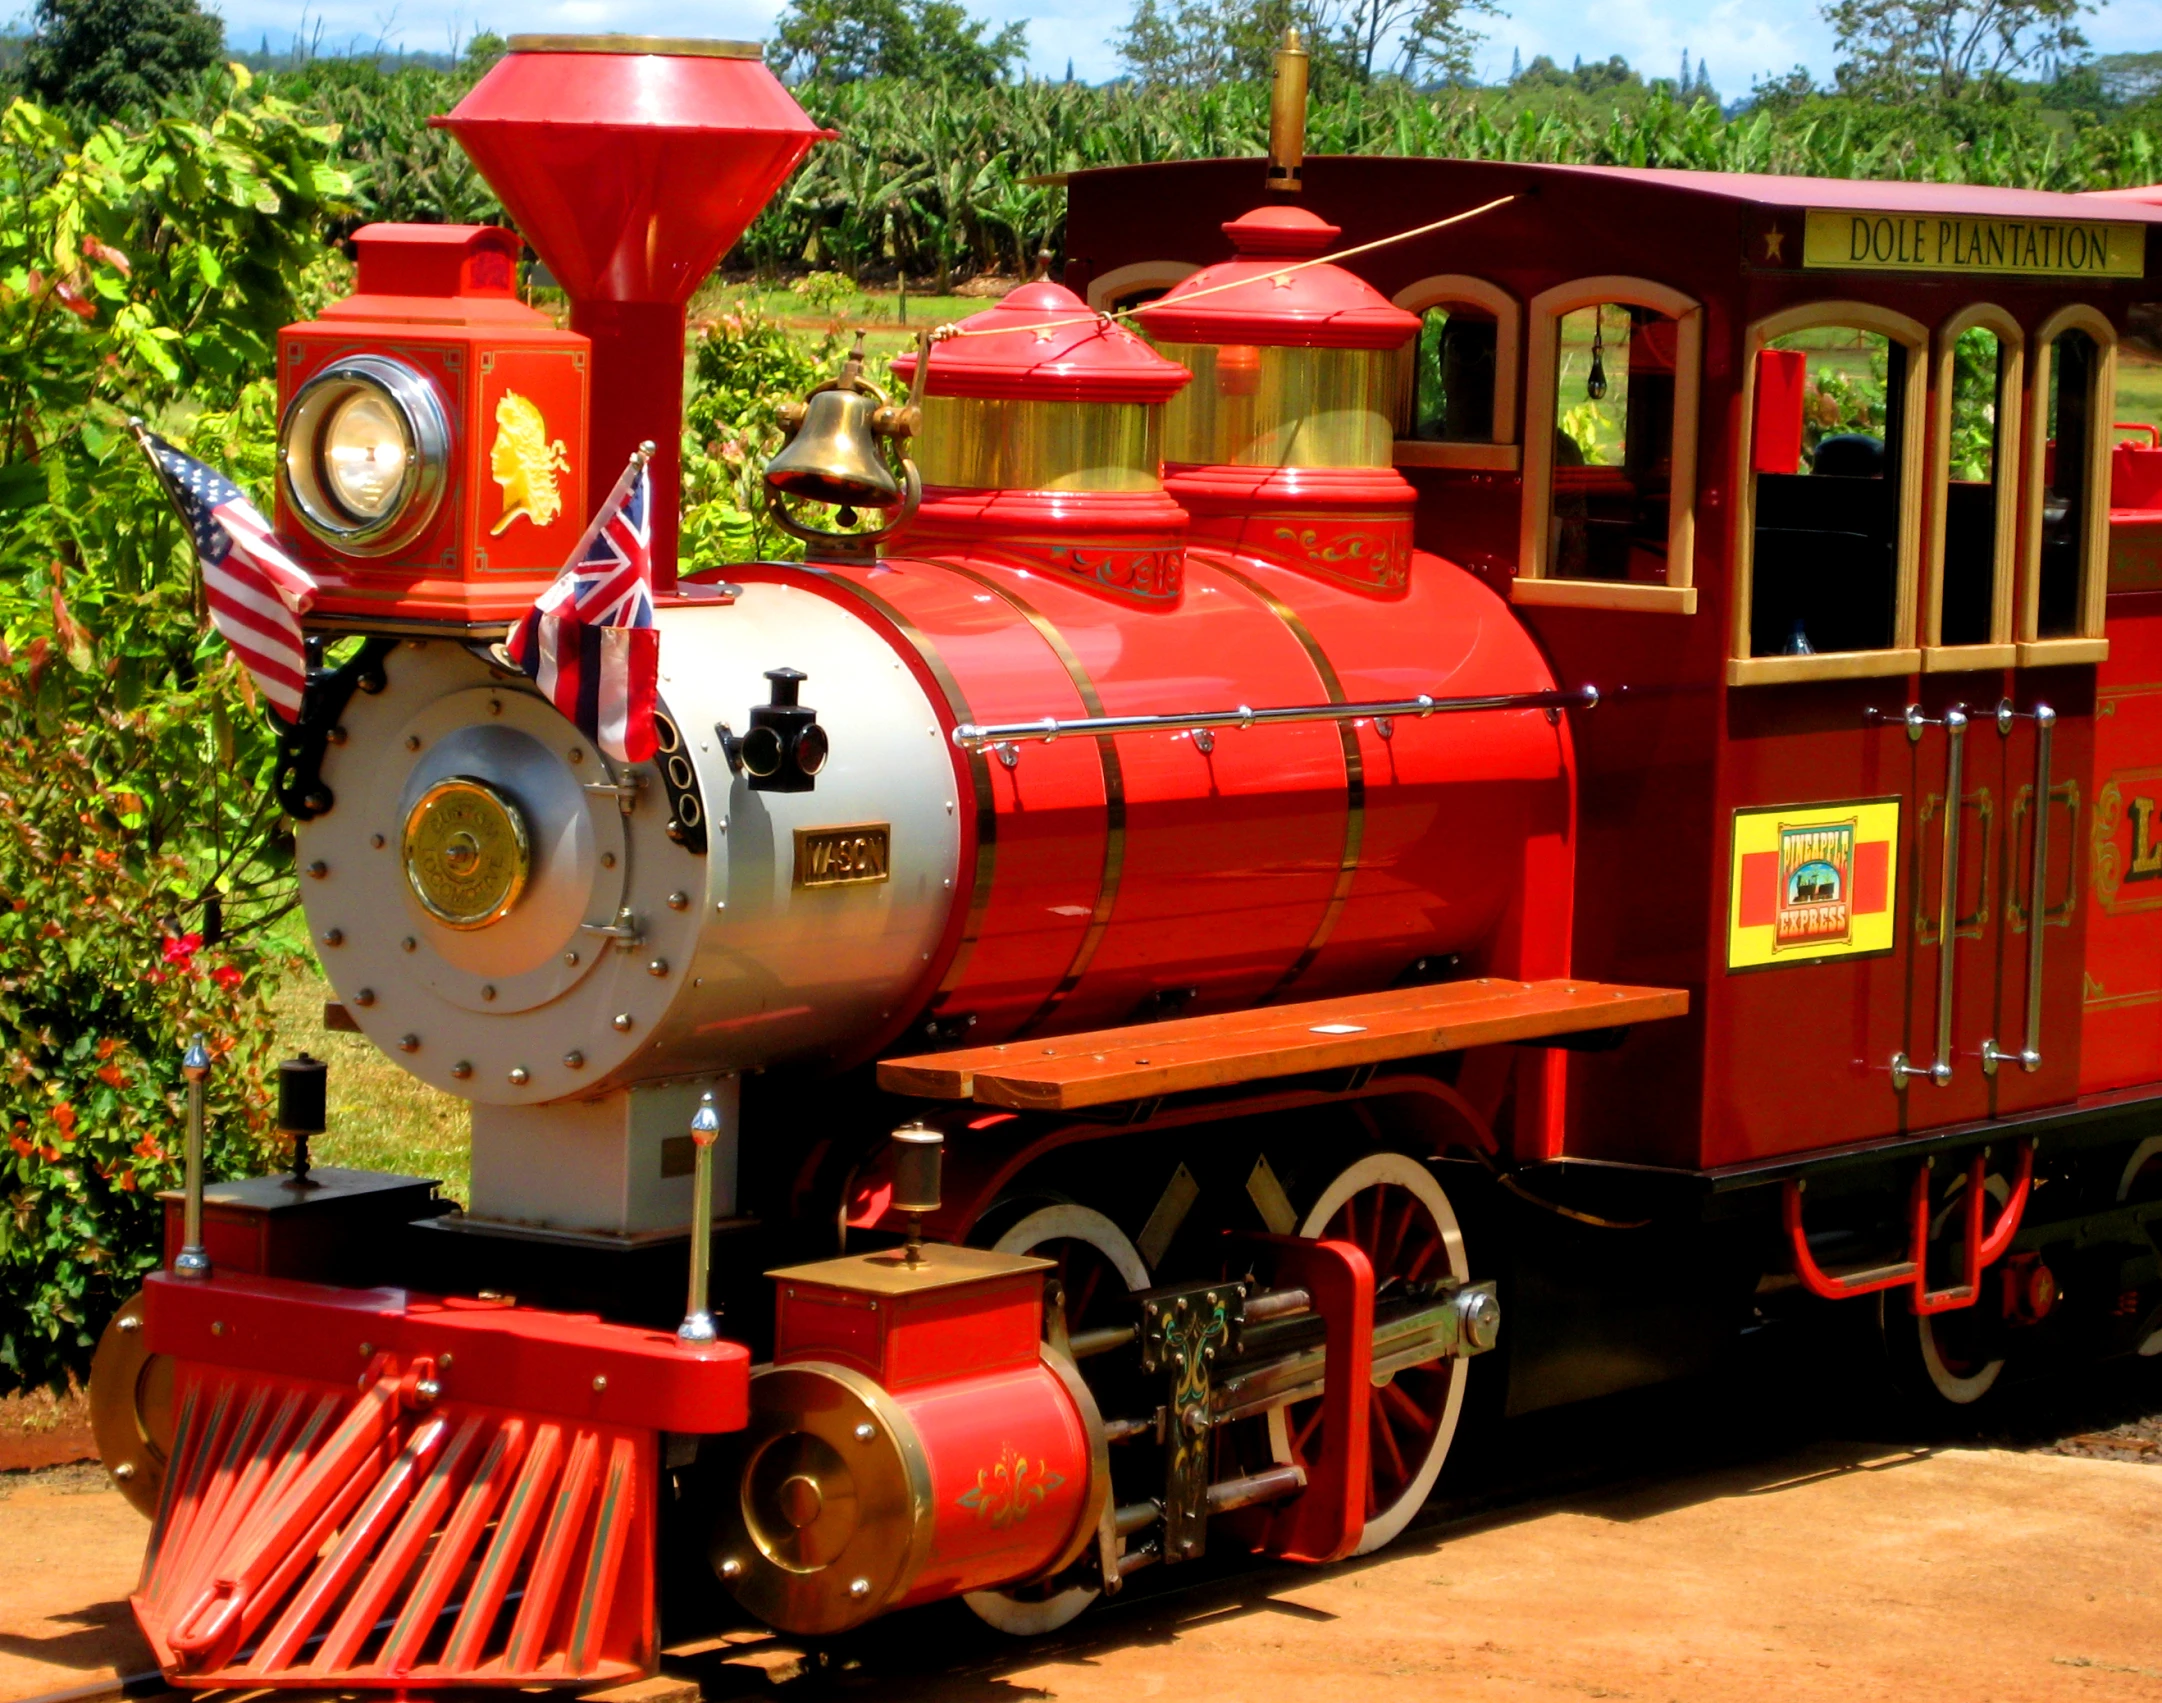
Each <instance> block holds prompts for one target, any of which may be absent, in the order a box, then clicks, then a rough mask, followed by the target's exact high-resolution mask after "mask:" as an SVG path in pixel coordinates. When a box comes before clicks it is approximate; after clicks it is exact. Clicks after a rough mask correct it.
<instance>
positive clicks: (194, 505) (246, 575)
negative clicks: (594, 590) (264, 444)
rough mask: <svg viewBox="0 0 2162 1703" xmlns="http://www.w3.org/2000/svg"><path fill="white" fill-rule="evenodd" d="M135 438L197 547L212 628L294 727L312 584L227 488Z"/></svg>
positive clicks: (159, 441)
mask: <svg viewBox="0 0 2162 1703" xmlns="http://www.w3.org/2000/svg"><path fill="white" fill-rule="evenodd" d="M139 435H140V436H141V438H142V443H143V448H144V449H145V450H146V451H147V452H148V453H149V456H150V461H151V465H152V466H153V467H155V468H156V469H157V470H158V477H159V479H160V480H161V482H162V483H163V484H164V486H165V493H166V495H167V496H169V497H171V498H172V500H173V507H174V508H176V509H178V510H179V511H180V518H181V519H182V520H183V521H185V522H186V523H187V527H188V531H189V533H190V534H191V535H192V536H193V537H194V539H195V555H196V559H197V560H198V561H200V562H201V563H202V565H203V592H204V595H205V597H206V598H207V600H208V602H209V604H210V618H211V620H212V621H214V622H215V623H216V624H217V628H218V631H219V632H220V633H222V634H224V635H225V642H226V643H227V644H229V645H231V646H232V647H233V654H234V655H236V656H238V657H239V658H240V661H241V664H242V666H243V667H245V668H246V669H247V671H248V672H249V674H251V675H253V676H254V678H255V683H256V685H258V686H260V687H261V688H262V690H263V696H264V697H265V698H267V699H269V701H270V707H271V708H272V709H274V710H276V711H277V713H278V714H279V715H280V716H282V717H283V718H284V719H285V720H287V721H291V722H297V721H298V720H299V719H300V704H301V695H302V693H303V691H304V690H305V688H306V686H307V684H308V653H307V649H306V646H305V645H304V644H303V643H302V640H301V634H300V618H301V616H303V615H305V614H306V613H307V612H308V610H309V609H310V608H311V607H312V606H313V605H314V603H315V590H316V586H315V581H314V579H312V578H311V577H310V576H309V574H308V571H307V570H306V569H305V568H303V567H301V565H300V564H299V563H298V562H296V561H294V560H293V558H292V557H291V556H290V555H288V554H287V553H286V548H285V545H284V543H283V542H282V541H281V540H280V539H279V537H278V535H277V534H276V533H275V532H273V531H272V530H271V529H270V523H269V522H268V521H266V520H265V519H264V518H263V517H262V515H261V514H259V513H258V512H257V511H256V507H255V505H254V504H253V503H251V502H249V501H248V499H247V497H246V495H245V494H244V493H243V492H242V491H241V489H240V487H239V486H238V485H236V484H234V483H233V482H232V480H230V479H228V478H226V477H225V476H224V475H223V474H222V473H218V472H215V471H214V470H212V469H211V468H208V467H205V466H204V465H203V464H202V463H201V462H200V461H197V460H196V459H195V458H194V457H193V456H191V455H183V454H182V453H181V452H180V451H179V450H177V449H175V448H173V446H172V445H171V444H169V443H167V442H166V441H165V440H164V439H163V438H161V437H159V436H158V435H157V433H155V432H149V431H140V430H139Z"/></svg>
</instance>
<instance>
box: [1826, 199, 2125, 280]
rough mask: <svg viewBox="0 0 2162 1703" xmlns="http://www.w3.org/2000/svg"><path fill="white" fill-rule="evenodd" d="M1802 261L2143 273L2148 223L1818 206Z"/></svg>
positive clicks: (1875, 268)
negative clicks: (1893, 211) (1979, 215)
mask: <svg viewBox="0 0 2162 1703" xmlns="http://www.w3.org/2000/svg"><path fill="white" fill-rule="evenodd" d="M1802 264H1803V265H1804V266H1805V267H1810V268H1813V269H1822V270H1830V271H1838V272H1854V271H1864V272H2013V273H2027V274H2029V275H2033V276H2046V277H2056V278H2137V277H2140V276H2141V275H2142V274H2143V273H2144V272H2145V270H2146V264H2147V227H2146V226H2145V225H2127V224H2118V223H2112V222H2110V221H2109V220H2106V219H1997V218H1986V219H1985V218H1976V217H1972V216H1969V215H1965V214H1952V215H1943V214H1926V215H1925V214H1919V213H1854V212H1846V211H1834V210H1830V209H1826V208H1822V207H1812V208H1811V209H1810V210H1809V224H1808V226H1807V228H1806V230H1805V232H1804V234H1803V238H1802Z"/></svg>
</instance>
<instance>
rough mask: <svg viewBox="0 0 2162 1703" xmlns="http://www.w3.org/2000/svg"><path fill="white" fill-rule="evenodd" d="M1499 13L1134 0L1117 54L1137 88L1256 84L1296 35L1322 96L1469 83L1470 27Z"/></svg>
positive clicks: (1447, 2)
mask: <svg viewBox="0 0 2162 1703" xmlns="http://www.w3.org/2000/svg"><path fill="white" fill-rule="evenodd" d="M1497 9H1498V8H1497V6H1496V4H1495V0H1138V3H1137V4H1136V5H1135V7H1134V11H1133V17H1132V19H1131V21H1129V23H1128V24H1127V26H1126V29H1125V31H1124V32H1123V33H1122V34H1121V35H1120V37H1119V41H1118V52H1119V57H1120V58H1121V59H1122V60H1124V61H1125V63H1126V66H1127V68H1128V69H1129V70H1130V71H1132V72H1133V74H1134V76H1135V77H1136V78H1138V79H1139V80H1140V81H1142V82H1144V83H1154V84H1160V85H1163V84H1167V85H1172V86H1175V87H1182V88H1210V87H1213V86H1214V85H1216V84H1218V83H1225V82H1259V81H1263V80H1266V79H1267V77H1268V75H1269V71H1270V66H1271V63H1272V61H1273V59H1274V57H1275V53H1276V49H1277V45H1278V44H1279V43H1280V42H1282V40H1283V39H1284V31H1285V30H1287V29H1295V30H1297V31H1298V32H1299V37H1300V39H1301V41H1303V42H1304V43H1305V45H1306V51H1307V53H1308V54H1309V55H1310V56H1311V58H1312V62H1313V63H1312V69H1311V76H1312V79H1313V83H1314V86H1315V87H1316V89H1317V90H1319V91H1323V92H1325V91H1327V90H1328V89H1330V88H1332V87H1334V86H1338V85H1340V84H1342V83H1344V82H1347V81H1349V82H1359V83H1370V82H1372V81H1373V80H1374V78H1375V77H1377V76H1381V75H1387V74H1394V75H1396V76H1399V77H1402V78H1404V79H1405V80H1406V81H1409V82H1420V81H1424V80H1446V79H1455V78H1462V77H1466V76H1468V75H1470V72H1471V53H1472V49H1473V47H1474V46H1476V45H1477V43H1478V41H1479V36H1478V34H1477V32H1476V31H1474V30H1473V29H1472V28H1471V27H1470V25H1469V23H1468V21H1467V20H1468V19H1469V18H1470V17H1471V16H1472V15H1475V14H1478V13H1482V12H1494V11H1496V10H1497Z"/></svg>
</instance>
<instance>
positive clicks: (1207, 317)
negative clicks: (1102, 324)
mask: <svg viewBox="0 0 2162 1703" xmlns="http://www.w3.org/2000/svg"><path fill="white" fill-rule="evenodd" d="M1342 234H1343V232H1342V230H1341V229H1340V228H1339V227H1337V226H1335V225H1332V224H1330V223H1329V222H1328V221H1327V220H1325V219H1321V218H1317V217H1316V216H1315V215H1314V214H1312V213H1309V212H1308V211H1307V210H1306V209H1305V208H1303V207H1257V208H1256V209H1255V210H1254V211H1253V212H1251V213H1248V214H1247V215H1246V216H1245V217H1244V218H1243V219H1234V220H1232V221H1231V223H1229V224H1227V225H1226V226H1224V235H1226V236H1228V237H1229V238H1230V239H1231V243H1232V246H1233V247H1234V248H1235V249H1237V250H1238V258H1237V259H1235V260H1226V261H1223V262H1221V263H1219V264H1217V265H1215V266H1210V267H1207V268H1205V269H1204V270H1202V271H1199V272H1196V273H1195V274H1194V275H1193V276H1192V277H1190V278H1187V279H1185V280H1183V281H1182V282H1180V283H1179V284H1178V285H1176V286H1175V287H1174V288H1173V289H1172V290H1171V291H1170V292H1169V293H1168V294H1167V295H1164V296H1162V297H1161V298H1159V299H1158V300H1156V301H1153V302H1150V303H1148V304H1147V305H1146V306H1144V307H1142V308H1140V309H1138V310H1136V312H1135V314H1134V317H1135V318H1136V319H1138V320H1140V322H1141V324H1142V327H1143V328H1144V329H1145V330H1146V331H1147V332H1148V334H1149V335H1150V336H1151V337H1154V338H1156V339H1157V340H1158V341H1160V342H1165V343H1250V344H1261V345H1265V346H1267V347H1270V348H1291V349H1394V348H1396V347H1398V346H1399V345H1401V344H1403V343H1405V342H1407V341H1408V340H1409V339H1411V338H1412V337H1414V336H1416V335H1417V334H1418V330H1419V319H1418V316H1417V315H1416V314H1410V313H1406V312H1405V311H1404V310H1403V309H1402V308H1400V307H1396V306H1393V305H1392V304H1391V303H1390V302H1389V301H1388V299H1387V298H1386V297H1384V296H1383V295H1382V294H1381V292H1380V291H1378V290H1376V289H1375V288H1374V287H1373V286H1372V285H1371V284H1369V283H1367V281H1366V280H1365V279H1363V278H1361V277H1359V276H1357V275H1356V274H1355V273H1351V272H1347V271H1345V270H1344V269H1343V268H1342V267H1341V266H1309V267H1308V268H1307V269H1306V270H1305V271H1303V272H1294V273H1292V274H1291V275H1290V276H1289V277H1285V276H1283V275H1282V273H1283V268H1284V266H1285V264H1286V263H1287V262H1296V261H1298V260H1303V259H1306V258H1308V257H1309V256H1312V255H1316V254H1320V253H1321V252H1322V251H1323V250H1325V249H1326V248H1327V247H1328V246H1329V245H1330V244H1331V243H1332V242H1334V241H1335V240H1336V239H1337V238H1338V237H1339V236H1341V235H1342ZM1225 284H1244V285H1245V286H1246V287H1245V288H1243V289H1228V290H1227V289H1223V288H1221V287H1220V286H1222V285H1225ZM1204 290H1208V291H1211V292H1213V293H1212V294H1209V295H1205V296H1202V297H1201V299H1200V300H1199V301H1193V302H1189V301H1188V300H1187V298H1188V297H1191V296H1196V295H1200V293H1201V292H1202V291H1204Z"/></svg>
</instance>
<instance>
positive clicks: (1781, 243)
mask: <svg viewBox="0 0 2162 1703" xmlns="http://www.w3.org/2000/svg"><path fill="white" fill-rule="evenodd" d="M1786 241H1787V233H1786V232H1785V231H1783V230H1781V229H1780V228H1779V227H1778V226H1777V225H1774V226H1773V227H1772V228H1771V229H1770V230H1768V231H1766V232H1765V233H1764V258H1765V261H1766V262H1767V263H1770V262H1772V261H1775V260H1783V259H1784V258H1785V256H1784V255H1782V254H1781V253H1780V250H1781V249H1782V248H1784V247H1785V246H1786Z"/></svg>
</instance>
